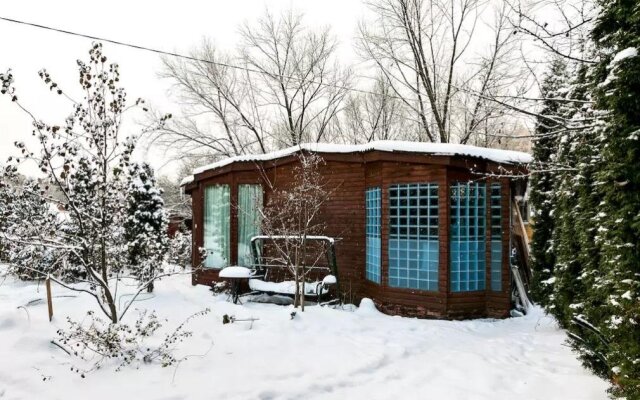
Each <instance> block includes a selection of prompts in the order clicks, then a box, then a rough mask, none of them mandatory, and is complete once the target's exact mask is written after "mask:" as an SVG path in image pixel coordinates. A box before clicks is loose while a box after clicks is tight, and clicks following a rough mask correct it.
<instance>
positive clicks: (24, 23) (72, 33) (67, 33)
mask: <svg viewBox="0 0 640 400" xmlns="http://www.w3.org/2000/svg"><path fill="white" fill-rule="evenodd" d="M0 20H3V21H7V22H12V23H15V24H20V25H26V26H30V27H34V28H39V29H44V30H48V31H53V32H58V33H63V34H66V35H72V36H77V37H82V38H85V39H91V40H97V41H100V42H107V43H111V44H115V45H118V46H124V47H129V48H132V49H136V50H143V51H148V52H151V53H156V54H160V55H165V56H171V57H176V58H182V59H185V60H190V61H197V62H202V63H206V64H212V65H216V66H219V67H225V68H231V69H236V70H241V71H246V72H250V73H255V74H260V75H267V76H269V77H271V78H285V79H291V80H297V81H298V82H309V83H314V84H316V85H318V86H326V87H331V88H334V89H341V90H346V91H351V92H357V93H362V94H371V95H375V96H388V97H395V96H389V95H388V94H383V93H375V92H371V91H368V90H362V89H356V88H352V87H350V86H344V85H334V84H330V83H326V82H318V81H313V80H303V79H300V78H297V77H295V76H289V75H281V74H272V73H269V72H266V71H261V70H258V69H254V68H248V67H240V66H237V65H233V64H228V63H223V62H219V61H212V60H205V59H202V58H198V57H193V56H187V55H184V54H179V53H174V52H170V51H164V50H159V49H154V48H151V47H146V46H141V45H137V44H133V43H127V42H122V41H119V40H113V39H108V38H104V37H99V36H93V35H88V34H84V33H78V32H72V31H68V30H65V29H60V28H54V27H51V26H46V25H41V24H36V23H33V22H26V21H21V20H17V19H13V18H7V17H2V16H0ZM365 78H367V79H375V78H371V77H365ZM396 98H397V99H399V100H401V98H400V97H396Z"/></svg>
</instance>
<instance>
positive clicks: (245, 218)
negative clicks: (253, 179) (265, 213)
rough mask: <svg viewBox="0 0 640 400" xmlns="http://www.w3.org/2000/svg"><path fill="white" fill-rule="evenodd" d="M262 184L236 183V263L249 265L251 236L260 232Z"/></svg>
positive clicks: (250, 262)
mask: <svg viewBox="0 0 640 400" xmlns="http://www.w3.org/2000/svg"><path fill="white" fill-rule="evenodd" d="M261 208H262V186H260V185H238V265H243V266H249V265H251V264H252V263H253V260H252V259H251V238H252V237H253V236H256V235H259V234H260V221H261V218H260V209H261Z"/></svg>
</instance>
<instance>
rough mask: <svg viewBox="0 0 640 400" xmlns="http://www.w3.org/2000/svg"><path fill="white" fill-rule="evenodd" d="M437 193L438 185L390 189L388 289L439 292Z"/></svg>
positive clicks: (416, 184) (400, 186) (392, 187)
mask: <svg viewBox="0 0 640 400" xmlns="http://www.w3.org/2000/svg"><path fill="white" fill-rule="evenodd" d="M439 190H440V185H439V184H438V183H437V182H411V183H397V184H392V185H389V187H388V189H387V193H388V196H389V198H388V199H389V202H388V211H389V216H388V221H389V225H388V238H387V246H388V247H387V259H388V274H387V282H388V285H389V287H393V288H397V289H407V290H419V291H425V292H438V291H439V284H440V276H439V274H440V247H439V246H440V212H439V210H440V205H439V201H440V199H439ZM394 191H395V193H394ZM403 220H404V221H403Z"/></svg>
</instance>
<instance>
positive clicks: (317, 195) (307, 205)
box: [260, 151, 331, 311]
mask: <svg viewBox="0 0 640 400" xmlns="http://www.w3.org/2000/svg"><path fill="white" fill-rule="evenodd" d="M298 161H299V163H298V164H297V165H296V166H295V167H294V168H293V170H292V176H294V177H295V180H294V181H293V183H292V185H291V186H290V187H288V188H284V189H276V190H274V191H273V192H272V193H271V194H270V196H269V197H268V202H267V204H266V206H265V207H264V208H261V211H260V212H261V221H262V231H263V232H264V233H265V235H267V236H269V238H270V239H271V240H270V242H269V244H270V245H271V253H272V254H271V255H270V256H268V257H267V258H268V259H271V260H272V261H274V262H277V263H279V264H282V265H284V266H285V267H286V268H287V269H288V270H289V271H290V273H291V274H292V275H293V277H294V281H295V298H294V307H298V306H299V305H300V306H301V308H302V311H304V302H305V293H306V290H305V281H306V278H307V275H308V272H309V271H310V270H311V268H313V267H314V266H315V265H317V264H318V263H319V262H320V261H321V259H322V258H323V257H325V254H326V253H325V251H326V249H324V248H323V247H322V248H318V247H317V246H314V245H313V244H311V243H310V240H309V237H311V236H315V235H322V234H323V233H324V230H325V224H324V223H323V222H322V221H320V220H319V219H318V217H319V213H320V211H321V209H322V207H323V205H324V204H325V203H326V202H327V200H328V199H329V197H330V195H331V191H328V190H327V189H326V185H325V184H324V182H323V178H322V175H321V173H320V170H319V168H320V167H321V165H322V164H323V163H324V161H323V160H322V158H321V157H320V156H318V155H317V154H315V153H309V154H305V153H304V152H302V151H301V152H300V153H299V156H298ZM267 252H268V251H267Z"/></svg>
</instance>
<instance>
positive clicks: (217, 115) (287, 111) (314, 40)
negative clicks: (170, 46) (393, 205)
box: [150, 10, 351, 161]
mask: <svg viewBox="0 0 640 400" xmlns="http://www.w3.org/2000/svg"><path fill="white" fill-rule="evenodd" d="M240 37H241V43H240V44H239V46H238V50H237V52H230V53H223V52H221V51H219V50H218V49H216V48H215V46H214V45H213V44H212V43H211V42H210V41H207V40H205V41H203V43H202V45H201V46H200V47H199V48H198V49H197V50H195V51H193V52H192V54H191V57H190V58H189V59H170V58H164V59H163V64H164V70H163V72H162V74H161V76H163V77H165V78H168V79H171V80H172V81H173V82H174V86H173V90H174V92H175V93H176V94H177V96H178V99H179V100H180V102H181V103H182V104H183V105H184V109H183V112H182V115H181V116H180V117H178V118H172V119H171V120H170V121H167V123H166V124H165V126H164V129H162V130H160V131H157V132H154V133H153V134H152V135H151V140H150V144H158V145H161V146H162V147H164V148H166V149H169V150H170V151H171V149H176V148H179V149H180V154H174V155H177V156H178V157H180V158H181V159H185V158H190V159H199V160H201V161H204V160H209V159H218V158H222V157H228V156H234V155H240V154H246V153H264V152H267V151H269V150H273V149H274V148H281V147H287V146H294V145H297V144H299V143H301V142H304V141H312V142H319V141H329V140H330V139H331V138H332V131H333V130H332V128H333V127H334V120H335V119H336V117H337V115H338V114H339V113H340V111H341V110H342V106H343V102H344V99H345V97H346V95H347V93H348V91H349V88H350V80H351V73H350V71H348V70H344V69H343V68H341V67H340V65H339V64H338V62H337V60H336V46H337V42H336V39H335V38H334V37H333V35H332V34H331V32H330V30H329V28H324V29H321V30H319V31H314V30H312V29H309V28H307V27H305V26H304V25H303V16H302V14H296V13H294V12H293V11H291V10H289V11H286V12H284V13H283V14H281V15H280V16H278V17H276V16H274V15H273V14H271V13H269V11H266V12H265V14H264V15H263V16H262V17H261V18H259V19H258V20H257V21H255V22H246V23H244V24H243V25H242V26H241V27H240Z"/></svg>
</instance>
